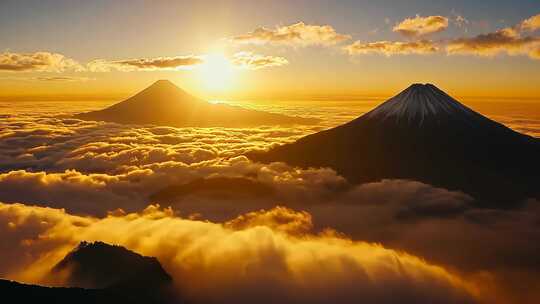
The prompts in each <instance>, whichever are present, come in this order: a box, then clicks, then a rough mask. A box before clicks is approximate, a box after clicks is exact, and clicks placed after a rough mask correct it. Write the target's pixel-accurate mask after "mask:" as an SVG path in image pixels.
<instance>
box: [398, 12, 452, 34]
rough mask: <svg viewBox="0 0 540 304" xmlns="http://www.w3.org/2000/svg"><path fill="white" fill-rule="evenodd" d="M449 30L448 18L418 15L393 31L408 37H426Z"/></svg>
mask: <svg viewBox="0 0 540 304" xmlns="http://www.w3.org/2000/svg"><path fill="white" fill-rule="evenodd" d="M447 28H448V18H446V17H444V16H426V17H422V16H419V15H416V17H414V18H407V19H405V20H403V21H401V22H400V23H398V24H396V25H395V26H394V28H393V31H394V32H396V33H400V34H402V35H404V36H407V37H417V36H424V35H428V34H433V33H438V32H441V31H444V30H446V29H447Z"/></svg>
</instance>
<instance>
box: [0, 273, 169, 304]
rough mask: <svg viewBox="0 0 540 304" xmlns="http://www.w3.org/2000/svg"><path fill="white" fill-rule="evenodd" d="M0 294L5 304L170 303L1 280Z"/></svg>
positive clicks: (111, 292)
mask: <svg viewBox="0 0 540 304" xmlns="http://www.w3.org/2000/svg"><path fill="white" fill-rule="evenodd" d="M0 293H1V294H2V298H3V299H5V300H6V301H7V302H5V303H38V304H49V303H54V304H73V303H79V304H96V303H100V304H119V303H125V304H158V303H169V302H167V301H163V300H161V299H153V298H148V297H141V296H140V295H139V294H137V293H132V292H131V291H129V290H128V291H124V290H115V289H84V288H68V287H44V286H38V285H28V284H22V283H17V282H13V281H8V280H2V279H0ZM10 300H11V301H12V302H10ZM171 303H172V302H171Z"/></svg>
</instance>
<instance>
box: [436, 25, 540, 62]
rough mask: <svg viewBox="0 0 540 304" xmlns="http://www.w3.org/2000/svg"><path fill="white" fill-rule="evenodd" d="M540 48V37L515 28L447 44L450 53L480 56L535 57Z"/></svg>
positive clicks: (460, 39)
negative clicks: (523, 32) (521, 32)
mask: <svg viewBox="0 0 540 304" xmlns="http://www.w3.org/2000/svg"><path fill="white" fill-rule="evenodd" d="M539 48H540V37H534V36H525V37H523V36H522V35H521V34H520V32H519V31H517V30H516V29H514V28H504V29H501V30H498V31H496V32H493V33H488V34H481V35H478V36H475V37H472V38H459V39H455V40H452V41H450V42H449V43H448V45H447V46H446V51H447V53H448V54H450V55H454V54H466V55H467V54H470V55H478V56H495V55H498V54H501V53H505V54H508V55H527V56H529V57H530V58H537V57H535V54H536V53H535V52H537V50H538V49H539Z"/></svg>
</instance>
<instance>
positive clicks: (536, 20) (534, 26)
mask: <svg viewBox="0 0 540 304" xmlns="http://www.w3.org/2000/svg"><path fill="white" fill-rule="evenodd" d="M517 27H518V28H519V29H521V30H522V31H531V32H532V31H536V30H538V29H540V14H538V15H535V16H532V17H530V18H528V19H525V20H523V21H522V22H521V23H520V24H519V25H518V26H517Z"/></svg>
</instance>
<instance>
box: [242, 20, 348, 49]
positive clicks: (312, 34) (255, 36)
mask: <svg viewBox="0 0 540 304" xmlns="http://www.w3.org/2000/svg"><path fill="white" fill-rule="evenodd" d="M350 38H351V36H349V35H345V34H340V33H338V32H336V30H335V29H334V28H333V27H332V26H330V25H310V24H305V23H304V22H298V23H295V24H292V25H287V26H281V27H276V28H275V29H267V28H264V27H260V28H257V29H255V30H254V31H253V32H250V33H247V34H245V35H239V36H235V37H233V38H232V39H231V40H232V41H233V42H236V43H254V44H268V43H270V44H290V45H298V46H310V45H326V46H329V45H335V44H337V43H340V42H343V41H346V40H349V39H350Z"/></svg>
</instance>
